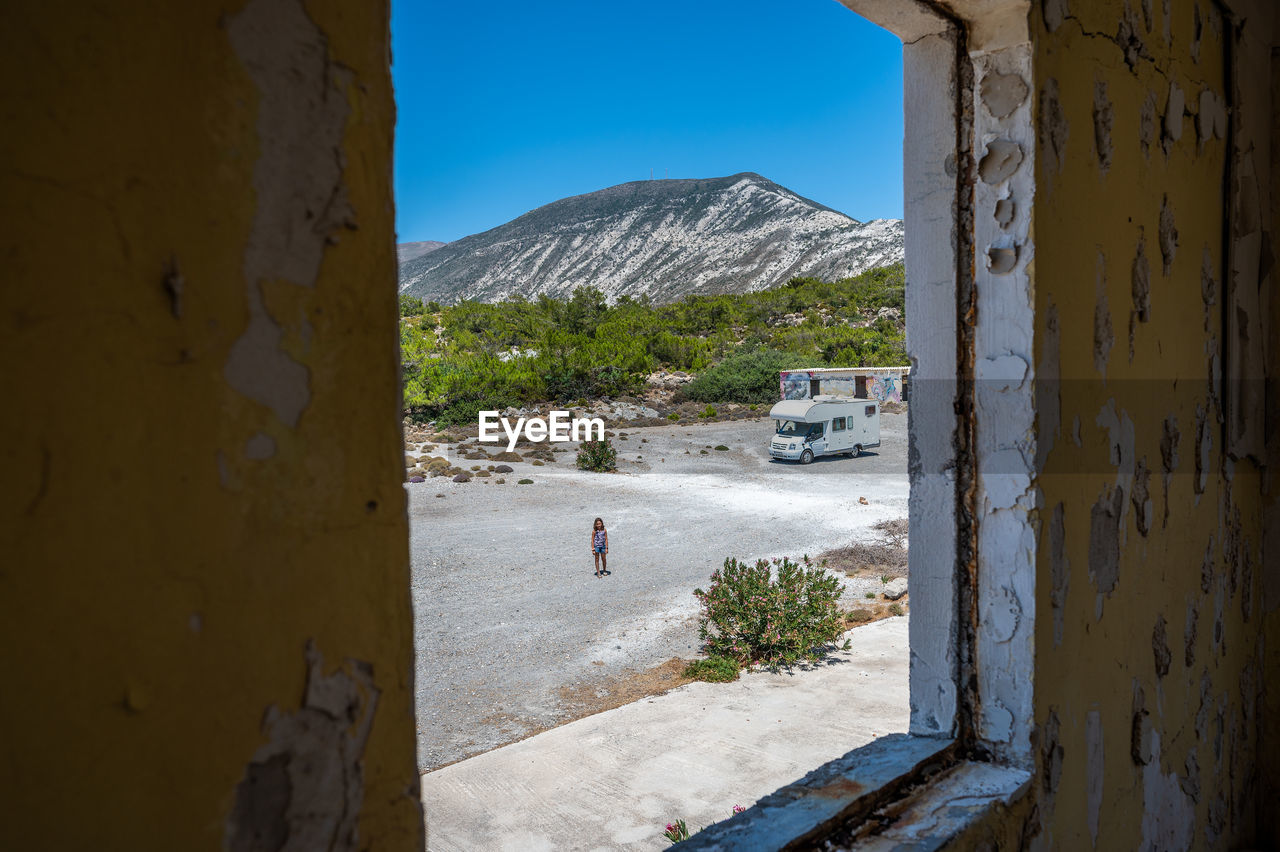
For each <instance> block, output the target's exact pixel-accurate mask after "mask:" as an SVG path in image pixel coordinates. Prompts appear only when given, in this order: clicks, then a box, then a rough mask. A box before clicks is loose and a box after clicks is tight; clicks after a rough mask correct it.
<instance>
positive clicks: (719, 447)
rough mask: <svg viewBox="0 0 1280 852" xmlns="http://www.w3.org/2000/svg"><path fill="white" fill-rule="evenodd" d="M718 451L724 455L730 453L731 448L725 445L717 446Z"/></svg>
mask: <svg viewBox="0 0 1280 852" xmlns="http://www.w3.org/2000/svg"><path fill="white" fill-rule="evenodd" d="M716 449H717V450H719V451H720V452H722V453H727V452H728V451H729V448H728V447H726V446H725V445H724V444H716Z"/></svg>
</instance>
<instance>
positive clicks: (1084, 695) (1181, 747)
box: [1026, 0, 1280, 850]
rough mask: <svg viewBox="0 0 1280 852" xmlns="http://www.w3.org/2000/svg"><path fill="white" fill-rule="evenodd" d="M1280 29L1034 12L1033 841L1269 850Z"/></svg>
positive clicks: (1151, 13)
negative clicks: (1273, 87)
mask: <svg viewBox="0 0 1280 852" xmlns="http://www.w3.org/2000/svg"><path fill="white" fill-rule="evenodd" d="M1271 15H1272V11H1271V8H1270V4H1266V3H1262V2H1245V0H1242V2H1232V3H1230V4H1228V7H1227V10H1226V11H1225V12H1224V8H1223V7H1220V6H1218V5H1216V4H1215V3H1213V2H1209V0H1171V2H1165V3H1150V2H1142V0H1088V1H1086V0H1044V2H1038V3H1037V4H1036V8H1035V10H1034V12H1033V15H1032V29H1033V34H1034V35H1033V39H1034V44H1035V50H1034V58H1033V66H1034V74H1035V80H1036V90H1037V105H1038V112H1037V116H1036V121H1037V124H1038V127H1039V149H1038V150H1039V152H1040V157H1039V159H1038V162H1037V166H1036V168H1037V171H1036V175H1037V178H1036V184H1037V192H1036V202H1037V203H1036V210H1035V216H1034V218H1035V221H1034V232H1035V234H1036V260H1035V276H1034V282H1035V283H1034V298H1035V312H1036V332H1035V333H1036V347H1037V360H1036V363H1038V364H1041V365H1048V367H1049V369H1045V370H1042V374H1041V375H1040V376H1039V377H1038V378H1039V380H1040V382H1041V387H1040V388H1038V392H1037V400H1038V405H1037V417H1038V420H1037V424H1036V432H1037V435H1038V437H1039V438H1040V440H1041V441H1042V442H1043V441H1044V440H1046V439H1049V440H1051V441H1052V443H1051V448H1050V449H1048V450H1047V451H1045V449H1044V447H1043V446H1042V447H1041V456H1042V461H1041V465H1042V468H1041V470H1040V472H1039V475H1038V477H1037V479H1036V485H1037V487H1038V498H1039V499H1038V508H1039V541H1040V545H1041V546H1040V547H1039V548H1038V551H1037V555H1036V576H1037V582H1036V601H1037V607H1038V608H1039V609H1040V610H1041V611H1042V612H1044V613H1046V615H1047V616H1049V617H1046V618H1043V619H1041V620H1040V621H1039V622H1038V624H1037V625H1036V632H1035V647H1036V651H1035V722H1036V730H1035V743H1036V761H1037V770H1038V771H1037V776H1036V778H1037V780H1036V786H1035V796H1036V807H1035V809H1034V811H1033V816H1032V817H1031V819H1030V821H1029V822H1028V824H1027V826H1026V837H1027V838H1030V839H1031V841H1032V842H1031V845H1032V848H1071V849H1089V848H1108V849H1152V850H1156V849H1159V850H1167V849H1190V848H1195V849H1226V848H1236V847H1238V846H1240V845H1241V844H1244V845H1249V844H1257V843H1258V842H1259V841H1260V840H1263V843H1262V845H1266V844H1265V838H1267V837H1271V838H1273V839H1274V837H1275V834H1274V831H1275V826H1274V823H1272V824H1271V825H1270V827H1268V825H1267V822H1266V820H1267V817H1266V815H1265V814H1264V813H1263V810H1265V809H1263V808H1260V805H1261V804H1262V803H1263V802H1265V801H1266V800H1267V797H1266V796H1265V795H1264V794H1263V789H1262V786H1261V785H1263V784H1264V783H1266V776H1265V775H1263V774H1261V773H1260V767H1261V766H1262V765H1264V764H1265V763H1267V759H1266V758H1265V756H1264V755H1266V754H1270V755H1271V760H1270V762H1271V763H1272V764H1274V763H1275V759H1274V758H1275V744H1274V743H1268V742H1267V741H1266V740H1265V739H1263V738H1262V735H1263V732H1264V730H1265V729H1266V728H1267V727H1270V728H1271V729H1272V730H1274V729H1276V727H1277V725H1276V719H1277V718H1278V717H1277V715H1276V713H1275V709H1274V708H1275V703H1276V700H1275V698H1274V696H1268V695H1266V694H1264V692H1263V683H1264V681H1267V680H1269V681H1270V682H1272V683H1274V682H1276V681H1277V680H1280V677H1277V675H1278V674H1280V673H1278V672H1277V667H1276V662H1275V661H1276V652H1275V651H1274V650H1272V651H1270V652H1267V651H1266V650H1265V649H1266V648H1267V647H1271V648H1274V646H1275V641H1274V640H1275V637H1276V625H1275V620H1276V612H1275V605H1276V602H1277V601H1276V599H1275V598H1272V599H1271V601H1270V602H1269V603H1268V604H1264V605H1259V604H1258V603H1257V602H1258V601H1259V600H1260V595H1261V594H1262V592H1263V588H1262V587H1263V583H1264V582H1265V578H1266V577H1273V576H1274V575H1275V552H1274V546H1272V547H1268V548H1267V550H1266V552H1265V553H1264V546H1266V545H1267V542H1264V516H1265V514H1266V513H1268V512H1270V513H1271V515H1272V516H1274V515H1275V512H1274V509H1271V508H1269V507H1271V506H1274V500H1275V497H1274V490H1275V489H1274V485H1269V484H1268V482H1267V481H1266V479H1265V475H1266V473H1267V470H1266V467H1265V465H1264V464H1263V462H1264V461H1265V460H1266V457H1267V453H1266V448H1265V447H1264V446H1263V442H1262V435H1264V434H1268V432H1267V430H1266V427H1265V425H1264V422H1263V420H1262V416H1263V413H1262V407H1263V395H1262V389H1263V388H1262V383H1261V378H1262V376H1263V374H1264V373H1265V372H1266V369H1267V367H1268V366H1269V367H1270V368H1271V370H1272V371H1274V370H1275V369H1276V368H1277V366H1280V362H1278V361H1277V357H1276V354H1275V353H1276V349H1275V348H1274V346H1272V347H1271V348H1268V347H1267V346H1265V345H1264V341H1266V340H1267V337H1266V327H1267V326H1269V325H1271V324H1272V323H1269V322H1268V319H1267V310H1268V306H1271V307H1270V308H1269V309H1270V310H1271V311H1272V314H1273V315H1274V300H1273V299H1272V298H1271V293H1272V290H1273V283H1272V280H1271V277H1270V269H1269V264H1270V260H1269V258H1268V256H1267V252H1268V251H1269V248H1267V247H1269V245H1270V243H1271V237H1270V234H1271V233H1272V225H1273V223H1274V221H1275V218H1274V214H1271V215H1269V216H1264V215H1263V214H1262V211H1271V210H1272V204H1273V203H1274V183H1273V178H1272V172H1271V162H1272V159H1271V152H1272V150H1273V148H1272V143H1271V135H1270V134H1271V132H1272V126H1271V125H1272V121H1273V115H1274V107H1273V106H1272V103H1271V99H1270V93H1269V90H1268V87H1269V84H1270V80H1271V79H1272V68H1271V63H1272V53H1271V43H1272V41H1273V37H1272V33H1273V28H1272V21H1271ZM1245 19H1247V20H1248V26H1247V27H1245V28H1244V29H1238V24H1239V23H1240V21H1241V20H1245ZM1229 57H1230V61H1229ZM1224 186H1226V187H1233V188H1232V189H1231V194H1230V197H1229V200H1228V199H1227V198H1224ZM1272 333H1273V334H1274V328H1272ZM1272 340H1274V337H1272ZM1272 374H1273V375H1274V372H1273V373H1272ZM1266 401H1267V402H1270V400H1266ZM1077 424H1078V425H1077ZM1273 428H1274V427H1273ZM1067 434H1074V435H1075V436H1076V437H1074V438H1073V439H1072V440H1063V436H1064V435H1067ZM1272 475H1274V472H1272ZM1269 526H1271V527H1274V517H1273V522H1272V524H1270V525H1269ZM1264 631H1265V632H1267V633H1268V635H1269V639H1270V641H1268V642H1265V643H1264V641H1263V640H1262V637H1263V633H1264ZM1267 654H1269V656H1267ZM1267 702H1270V703H1267ZM1266 719H1270V724H1269V725H1268V724H1267V722H1266V721H1264V720H1266ZM1271 819H1274V817H1271Z"/></svg>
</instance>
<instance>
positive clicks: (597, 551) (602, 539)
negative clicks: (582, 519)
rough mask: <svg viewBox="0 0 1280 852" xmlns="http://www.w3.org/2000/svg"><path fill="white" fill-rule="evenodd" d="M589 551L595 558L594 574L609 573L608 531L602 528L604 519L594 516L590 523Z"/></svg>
mask: <svg viewBox="0 0 1280 852" xmlns="http://www.w3.org/2000/svg"><path fill="white" fill-rule="evenodd" d="M591 553H592V554H593V555H594V556H595V558H596V576H597V577H602V576H604V575H605V574H608V573H609V559H608V555H609V532H608V531H607V530H606V529H605V528H604V521H603V520H602V519H600V518H596V519H595V522H594V523H593V524H592V525H591Z"/></svg>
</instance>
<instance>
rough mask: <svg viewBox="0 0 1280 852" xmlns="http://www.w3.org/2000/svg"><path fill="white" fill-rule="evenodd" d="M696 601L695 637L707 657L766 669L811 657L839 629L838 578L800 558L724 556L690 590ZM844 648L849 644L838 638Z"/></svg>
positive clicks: (821, 652) (841, 624)
mask: <svg viewBox="0 0 1280 852" xmlns="http://www.w3.org/2000/svg"><path fill="white" fill-rule="evenodd" d="M693 594H694V596H695V597H697V599H698V602H699V603H700V604H701V605H702V612H701V613H700V615H699V618H698V638H699V639H700V640H701V641H702V647H703V650H704V651H706V653H707V654H708V655H709V656H721V657H728V658H730V659H733V660H736V661H737V662H738V663H740V664H742V665H749V664H751V663H762V664H764V665H766V666H768V667H770V668H778V667H780V666H790V665H792V664H794V663H797V662H800V661H816V660H820V659H822V657H823V655H824V654H825V646H827V645H829V644H830V643H831V642H833V641H834V640H835V639H836V638H837V637H839V636H840V634H841V633H842V632H843V631H844V621H843V619H842V618H841V617H840V611H839V608H838V607H837V602H838V601H839V599H840V581H839V580H838V579H836V578H835V577H833V576H831V575H829V574H827V573H825V572H824V571H822V570H821V569H820V568H817V567H815V566H813V565H812V564H811V563H810V562H809V557H807V556H806V557H804V558H803V565H798V564H796V563H795V562H792V561H791V560H790V559H775V560H773V562H772V563H771V562H769V561H767V560H764V559H761V560H759V561H757V562H756V564H755V565H748V564H747V563H745V562H739V561H738V560H737V559H726V560H725V561H724V567H723V568H721V569H720V570H718V571H716V572H715V573H713V574H712V575H711V586H710V587H709V588H708V589H707V590H706V591H703V590H702V589H695V590H694V592H693ZM843 647H845V648H847V647H849V643H848V642H847V641H846V642H845V643H844V646H843Z"/></svg>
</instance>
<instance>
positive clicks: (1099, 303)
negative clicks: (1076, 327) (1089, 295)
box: [1093, 251, 1116, 376]
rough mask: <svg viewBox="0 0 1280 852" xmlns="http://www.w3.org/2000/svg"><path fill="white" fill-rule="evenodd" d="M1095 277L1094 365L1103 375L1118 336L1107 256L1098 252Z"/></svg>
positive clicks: (1105, 372)
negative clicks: (1109, 298) (1109, 293)
mask: <svg viewBox="0 0 1280 852" xmlns="http://www.w3.org/2000/svg"><path fill="white" fill-rule="evenodd" d="M1095 268H1096V272H1095V279H1094V296H1095V299H1096V301H1095V303H1094V308H1093V366H1094V368H1095V369H1096V370H1097V371H1098V372H1099V373H1101V374H1102V375H1103V376H1105V375H1106V374H1107V360H1108V359H1109V358H1110V357H1111V348H1112V347H1113V346H1115V342H1116V336H1115V332H1114V331H1113V330H1112V327H1111V309H1110V308H1109V307H1108V306H1107V268H1106V258H1105V257H1103V255H1102V252H1101V251H1099V252H1098V259H1097V263H1096V264H1095Z"/></svg>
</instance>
